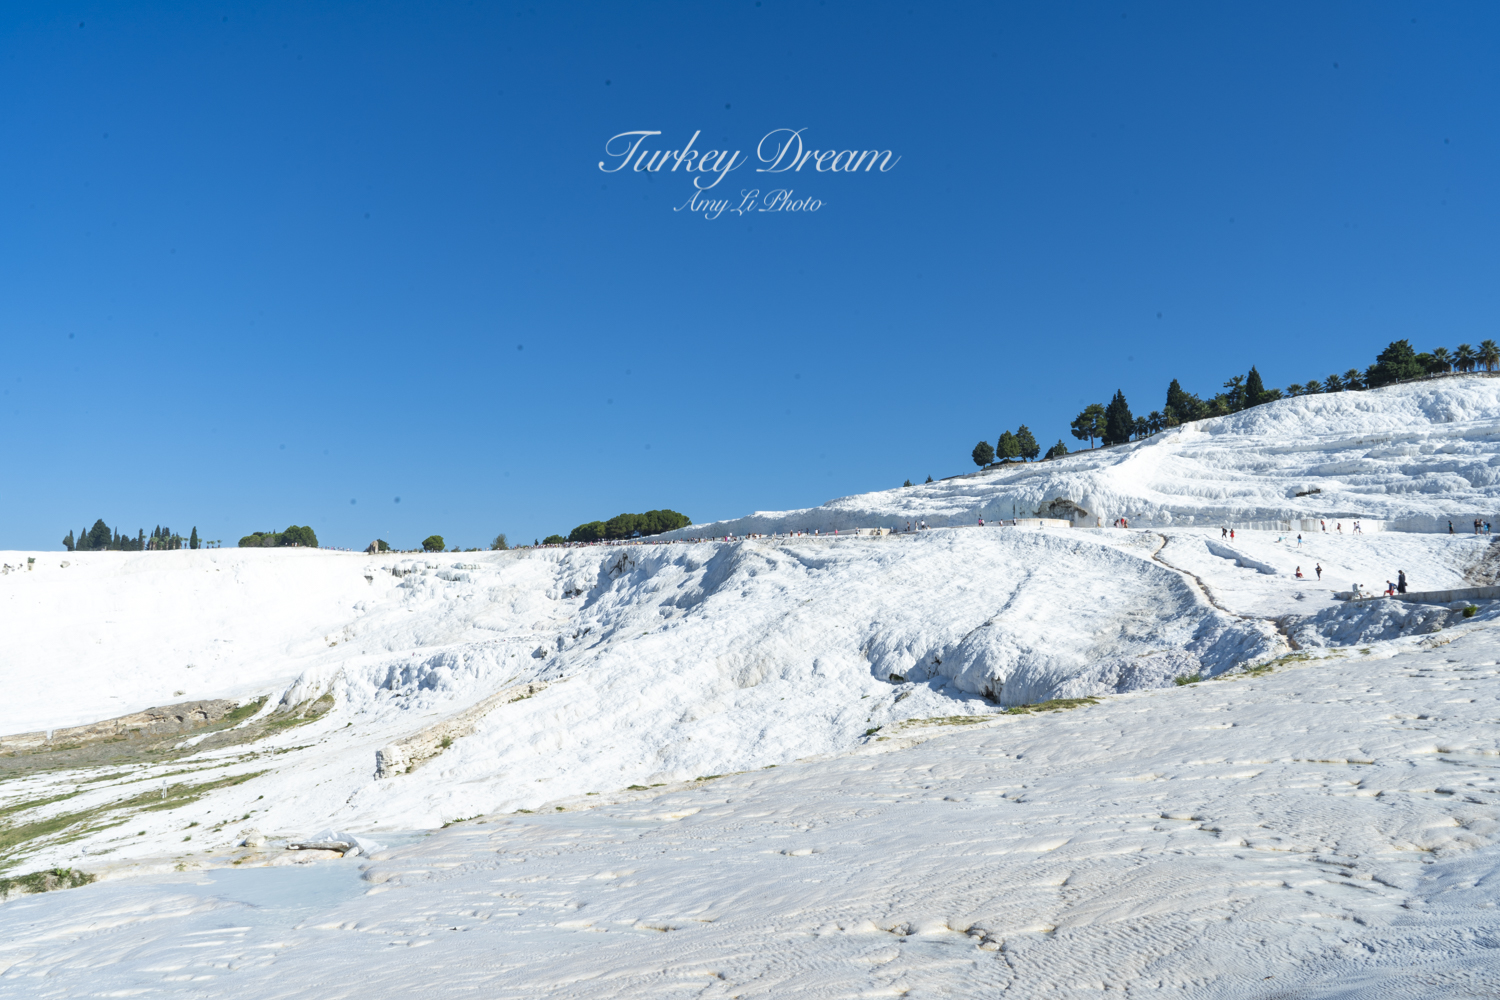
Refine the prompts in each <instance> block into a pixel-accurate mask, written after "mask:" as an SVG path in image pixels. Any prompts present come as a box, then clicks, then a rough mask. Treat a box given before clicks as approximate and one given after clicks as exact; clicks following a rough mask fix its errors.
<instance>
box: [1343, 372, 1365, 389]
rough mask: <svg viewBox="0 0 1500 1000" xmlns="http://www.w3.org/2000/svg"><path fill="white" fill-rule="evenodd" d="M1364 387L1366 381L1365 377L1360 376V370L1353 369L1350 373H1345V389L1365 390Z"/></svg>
mask: <svg viewBox="0 0 1500 1000" xmlns="http://www.w3.org/2000/svg"><path fill="white" fill-rule="evenodd" d="M1364 387H1365V380H1364V378H1363V376H1361V375H1360V374H1359V369H1358V368H1351V369H1349V370H1348V371H1346V372H1344V388H1345V389H1363V388H1364Z"/></svg>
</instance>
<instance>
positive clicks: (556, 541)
mask: <svg viewBox="0 0 1500 1000" xmlns="http://www.w3.org/2000/svg"><path fill="white" fill-rule="evenodd" d="M566 541H567V539H566V538H564V537H563V536H562V535H548V536H547V537H546V538H543V539H542V544H543V545H562V544H563V543H564V542H566Z"/></svg>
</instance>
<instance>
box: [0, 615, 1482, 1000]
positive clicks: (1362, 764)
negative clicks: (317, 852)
mask: <svg viewBox="0 0 1500 1000" xmlns="http://www.w3.org/2000/svg"><path fill="white" fill-rule="evenodd" d="M1403 643H1404V644H1403ZM1497 657H1500V643H1497V633H1496V631H1495V630H1494V629H1493V628H1491V627H1478V628H1472V627H1468V626H1458V627H1455V628H1454V629H1452V630H1447V631H1446V633H1444V634H1434V635H1431V636H1427V637H1426V638H1425V640H1424V641H1421V642H1417V641H1409V640H1398V641H1397V643H1396V644H1394V645H1393V644H1390V643H1386V644H1377V645H1376V646H1375V647H1373V648H1370V650H1369V652H1368V653H1363V652H1362V651H1361V650H1357V649H1349V650H1341V651H1338V652H1336V653H1334V654H1332V655H1331V656H1329V657H1328V658H1326V659H1317V660H1311V661H1304V662H1300V663H1296V664H1290V665H1284V666H1279V667H1277V668H1276V669H1275V670H1273V671H1272V672H1271V673H1269V674H1266V675H1263V676H1257V677H1249V676H1244V675H1232V676H1231V677H1229V678H1225V679H1222V680H1217V681H1207V682H1203V683H1200V684H1196V685H1191V686H1187V687H1180V688H1178V687H1174V688H1169V689H1164V690H1150V691H1138V692H1135V693H1132V694H1126V695H1120V696H1116V697H1113V698H1109V699H1107V700H1105V701H1103V702H1101V703H1100V704H1098V705H1095V706H1089V707H1083V708H1079V709H1075V710H1073V711H1070V712H1064V713H1057V714H1046V715H1029V716H1005V717H998V718H995V719H993V720H992V721H989V722H986V723H982V724H980V725H978V726H974V727H966V728H958V727H951V726H950V727H944V726H933V725H929V726H926V727H916V726H913V727H905V728H901V727H892V729H891V730H890V731H891V738H890V739H888V740H886V741H885V742H875V741H872V742H870V743H869V744H866V745H865V746H863V747H862V748H860V749H858V750H856V751H853V752H850V753H845V754H842V755H837V756H833V757H826V758H819V759H813V760H807V761H803V762H800V763H794V764H791V765H786V766H782V767H778V768H775V769H759V770H754V771H750V772H749V773H745V774H740V775H731V776H727V777H723V778H719V779H717V780H712V781H706V782H697V783H691V784H688V785H676V786H671V787H667V788H664V789H660V790H649V791H642V792H634V793H632V792H625V793H620V792H618V791H614V792H606V793H604V794H602V795H600V796H598V797H594V798H579V799H574V800H567V801H565V802H564V803H563V805H564V806H565V807H566V808H565V810H564V811H562V812H558V811H555V810H552V809H549V810H548V811H546V812H545V813H537V814H533V815H524V814H510V815H495V816H490V817H485V818H483V819H477V820H473V821H470V822H467V823H462V824H458V825H455V826H452V827H449V828H448V829H446V830H442V831H439V832H436V833H434V834H432V835H431V836H429V837H427V838H425V839H421V840H418V841H415V842H411V843H408V844H406V845H405V846H402V847H399V848H396V849H393V850H389V851H386V852H383V853H376V854H375V855H374V856H373V857H372V858H371V859H369V860H366V859H354V860H349V859H346V860H343V861H334V862H328V863H326V864H323V865H318V866H312V867H311V868H297V869H288V868H270V869H266V868H262V869H251V870H245V869H239V870H226V869H222V868H221V869H217V870H198V871H194V870H190V871H187V872H184V873H181V874H164V875H156V876H149V877H139V878H135V879H121V880H113V881H109V882H106V883H104V884H102V885H96V886H90V887H86V888H84V889H78V890H70V891H66V892H54V893H49V894H47V895H44V896H34V897H22V898H20V899H17V900H13V901H12V902H10V903H7V904H5V905H3V906H0V989H3V991H4V992H6V993H7V995H11V996H17V997H22V996H24V997H81V996H99V995H111V996H126V995H131V996H133V995H141V994H144V995H153V996H166V997H194V998H218V997H225V998H229V997H233V998H235V1000H247V998H256V1000H258V998H268V1000H269V998H278V1000H286V998H303V997H306V998H309V1000H315V998H316V1000H321V998H325V997H332V996H350V995H358V996H362V997H371V998H385V997H404V996H411V995H413V994H420V995H422V996H426V997H468V996H476V995H479V996H485V997H495V998H509V997H516V998H532V997H580V998H581V997H591V998H592V997H598V998H606V997H609V998H614V997H661V996H685V997H687V996H691V997H789V996H795V997H819V998H821V997H853V996H906V997H938V996H982V995H993V994H995V993H997V992H998V991H1000V990H1007V991H1008V992H1007V994H1006V995H1011V996H1018V997H1032V996H1048V997H1058V996H1064V997H1072V996H1092V995H1097V994H1099V993H1100V992H1101V991H1104V990H1121V991H1131V992H1133V993H1149V994H1151V995H1170V996H1180V997H1246V998H1266V997H1296V998H1334V997H1372V998H1375V997H1378V998H1392V997H1411V998H1418V997H1422V998H1429V997H1479V996H1493V995H1495V990H1496V987H1497V985H1500V962H1497V959H1496V949H1497V942H1500V907H1497V905H1496V903H1497V899H1500V849H1497V847H1496V837H1497V834H1500V822H1497V821H1500V783H1497V781H1496V777H1497V775H1500V767H1497V762H1500V724H1497V719H1500V700H1497V694H1500V677H1497V667H1496V659H1497ZM924 739H925V741H924ZM260 780H261V781H262V782H263V784H262V787H266V788H272V787H274V786H273V785H272V784H271V783H269V782H265V781H264V779H260ZM430 780H438V779H436V778H433V779H430ZM183 818H185V817H183ZM183 818H180V819H179V822H181V819H183ZM361 875H363V878H361ZM1106 995H1108V994H1106Z"/></svg>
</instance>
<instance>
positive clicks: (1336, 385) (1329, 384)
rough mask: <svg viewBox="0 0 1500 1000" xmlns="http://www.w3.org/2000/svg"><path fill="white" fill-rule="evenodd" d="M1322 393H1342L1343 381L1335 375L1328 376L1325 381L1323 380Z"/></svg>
mask: <svg viewBox="0 0 1500 1000" xmlns="http://www.w3.org/2000/svg"><path fill="white" fill-rule="evenodd" d="M1323 391H1324V392H1343V391H1344V380H1343V379H1341V378H1339V377H1338V376H1337V375H1330V376H1328V377H1327V378H1326V379H1324V380H1323Z"/></svg>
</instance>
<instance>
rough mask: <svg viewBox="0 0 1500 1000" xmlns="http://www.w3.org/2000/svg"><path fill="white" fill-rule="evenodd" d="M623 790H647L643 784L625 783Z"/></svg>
mask: <svg viewBox="0 0 1500 1000" xmlns="http://www.w3.org/2000/svg"><path fill="white" fill-rule="evenodd" d="M625 790H626V791H627V792H644V791H647V790H648V789H647V788H646V786H645V785H626V786H625Z"/></svg>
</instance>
